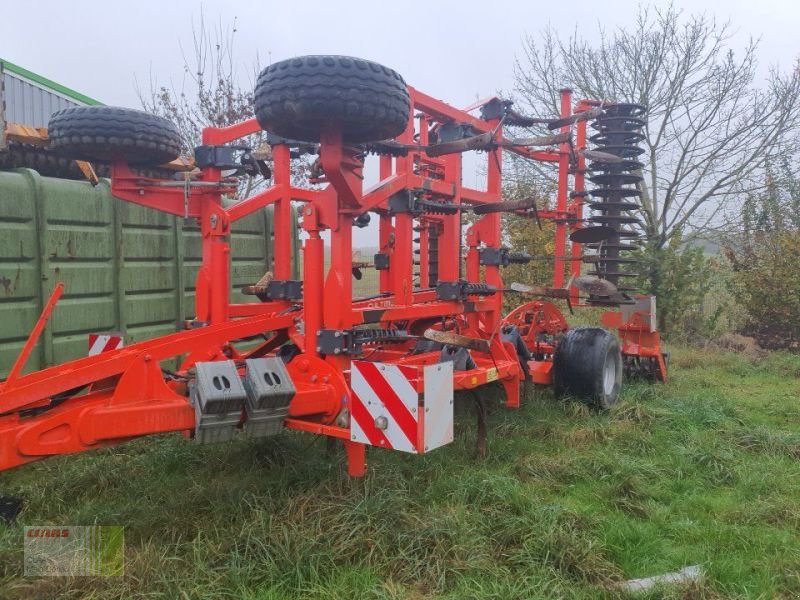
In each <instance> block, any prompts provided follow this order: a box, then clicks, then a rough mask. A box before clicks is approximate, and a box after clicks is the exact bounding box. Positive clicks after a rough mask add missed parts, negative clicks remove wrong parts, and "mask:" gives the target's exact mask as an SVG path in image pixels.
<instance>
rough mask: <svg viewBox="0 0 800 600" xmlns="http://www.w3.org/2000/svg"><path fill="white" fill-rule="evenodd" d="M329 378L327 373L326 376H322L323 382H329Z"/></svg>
mask: <svg viewBox="0 0 800 600" xmlns="http://www.w3.org/2000/svg"><path fill="white" fill-rule="evenodd" d="M329 379H330V377H328V376H327V375H325V377H323V378H322V383H328V380H329Z"/></svg>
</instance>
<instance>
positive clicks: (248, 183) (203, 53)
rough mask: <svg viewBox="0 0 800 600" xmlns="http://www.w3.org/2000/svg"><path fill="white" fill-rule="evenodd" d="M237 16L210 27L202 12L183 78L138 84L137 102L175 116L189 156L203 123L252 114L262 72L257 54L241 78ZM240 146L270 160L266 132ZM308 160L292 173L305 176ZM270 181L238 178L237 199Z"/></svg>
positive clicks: (214, 124)
mask: <svg viewBox="0 0 800 600" xmlns="http://www.w3.org/2000/svg"><path fill="white" fill-rule="evenodd" d="M236 32H237V29H236V19H234V20H233V23H232V24H231V25H228V26H224V25H222V24H221V23H220V24H219V25H217V26H216V27H215V28H209V27H208V26H207V24H206V22H205V19H204V17H203V14H202V12H201V13H200V17H199V20H198V22H197V23H196V24H195V22H194V20H193V21H192V45H191V51H190V52H189V53H188V55H187V52H186V51H184V48H183V46H182V45H181V56H182V60H183V73H182V76H181V77H180V81H179V82H178V83H175V82H174V81H172V80H171V81H170V83H169V85H166V84H159V83H158V82H156V81H155V80H154V78H153V77H152V75H151V77H150V85H149V89H148V90H147V91H143V90H142V89H141V88H140V87H139V86H138V84H137V92H138V94H139V100H140V101H141V103H142V106H143V108H144V110H146V111H148V112H152V113H155V114H158V115H161V116H163V117H166V118H167V119H169V120H171V121H172V122H173V123H175V125H176V126H177V127H178V130H179V131H180V133H181V137H182V138H183V144H184V151H185V152H186V154H188V155H191V154H192V152H193V150H194V148H195V147H196V146H198V145H200V143H201V134H202V130H203V128H204V127H209V126H211V127H225V126H227V125H232V124H234V123H238V122H240V121H243V120H245V119H249V118H251V117H252V116H253V114H254V113H253V87H254V81H255V79H256V76H257V74H258V71H259V61H258V57H257V56H256V57H255V61H254V62H253V63H252V72H251V76H250V77H249V78H247V77H246V76H245V79H246V81H245V83H244V84H242V83H240V82H241V80H242V74H241V72H242V70H241V69H240V67H239V63H238V62H237V53H236V49H235V42H236ZM241 144H242V145H244V146H247V147H249V148H252V149H254V150H256V151H257V152H256V153H257V155H258V156H259V158H263V159H265V160H267V161H269V160H270V158H271V155H270V149H269V146H268V145H267V143H266V133H265V132H263V131H259V132H258V133H255V134H253V135H250V136H247V137H246V138H243V139H242V140H241ZM306 169H307V163H306V161H293V175H294V176H295V177H296V178H302V174H303V173H304V172H305V170H306ZM268 181H269V179H266V178H264V177H263V176H262V175H247V176H245V177H241V178H240V180H239V187H238V190H237V197H238V198H240V199H241V198H245V197H247V196H249V195H250V194H251V193H253V192H254V191H256V190H257V189H258V188H259V187H262V186H263V185H265V184H266V183H267V182H268Z"/></svg>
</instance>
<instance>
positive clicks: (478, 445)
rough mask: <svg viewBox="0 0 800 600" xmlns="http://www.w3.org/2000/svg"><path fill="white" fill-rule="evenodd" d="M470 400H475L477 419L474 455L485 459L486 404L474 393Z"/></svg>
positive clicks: (486, 435) (486, 436)
mask: <svg viewBox="0 0 800 600" xmlns="http://www.w3.org/2000/svg"><path fill="white" fill-rule="evenodd" d="M472 398H473V399H474V400H475V416H476V419H477V435H476V438H475V454H476V455H477V457H478V458H486V454H487V450H488V439H489V436H488V434H487V422H488V414H489V411H488V409H487V407H486V402H485V401H484V399H483V398H481V397H480V396H479V395H478V394H477V393H475V392H474V391H473V392H472Z"/></svg>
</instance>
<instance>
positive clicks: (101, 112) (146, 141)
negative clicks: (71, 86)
mask: <svg viewBox="0 0 800 600" xmlns="http://www.w3.org/2000/svg"><path fill="white" fill-rule="evenodd" d="M47 136H48V137H49V138H50V147H51V148H52V149H53V150H54V151H55V152H57V153H58V154H61V155H63V156H67V157H69V158H73V159H77V160H88V161H93V162H111V161H112V160H114V159H118V158H123V159H125V160H126V161H127V162H128V163H129V164H132V165H160V164H163V163H167V162H169V161H171V160H174V159H176V158H178V156H180V153H181V146H182V143H181V136H180V133H179V132H178V128H177V127H175V125H174V124H173V123H172V122H170V121H169V120H168V119H165V118H163V117H159V116H157V115H153V114H150V113H146V112H144V111H141V110H133V109H131V108H117V107H114V106H76V107H72V108H64V109H62V110H59V111H57V112H55V113H53V116H52V117H50V123H49V124H48V126H47Z"/></svg>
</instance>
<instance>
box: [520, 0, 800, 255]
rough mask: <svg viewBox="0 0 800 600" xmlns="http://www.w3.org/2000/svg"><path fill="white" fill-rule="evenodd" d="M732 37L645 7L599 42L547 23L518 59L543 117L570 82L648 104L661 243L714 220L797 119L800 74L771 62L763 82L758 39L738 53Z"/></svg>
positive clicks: (649, 161) (780, 146) (648, 191)
mask: <svg viewBox="0 0 800 600" xmlns="http://www.w3.org/2000/svg"><path fill="white" fill-rule="evenodd" d="M731 34H732V31H731V26H730V24H729V23H722V24H720V23H718V22H717V21H715V20H714V19H713V18H711V17H708V16H706V15H688V16H686V15H683V14H682V13H681V12H680V11H678V10H677V9H675V8H674V7H673V6H671V5H670V6H668V7H667V8H665V9H658V8H654V7H650V8H648V7H640V8H639V12H638V15H637V18H636V21H635V23H634V24H633V25H632V26H631V27H627V28H625V27H621V28H618V29H616V30H614V31H612V32H609V31H606V30H605V29H603V28H602V27H601V28H600V31H599V40H598V41H597V42H596V43H590V42H588V41H586V40H585V39H583V38H581V37H580V36H579V35H578V34H577V32H575V33H573V34H572V35H570V36H568V37H566V38H564V37H561V36H560V35H559V33H558V32H555V31H554V30H553V29H552V28H548V29H545V30H544V31H543V32H542V34H541V35H537V36H536V37H533V36H528V37H527V38H526V39H525V42H524V54H523V56H522V57H521V58H519V59H518V60H517V63H516V67H515V74H516V88H515V91H516V95H517V101H518V103H519V104H520V105H521V107H522V108H523V109H525V111H526V112H529V113H533V114H535V115H537V116H550V115H553V114H556V112H555V111H556V110H557V107H558V90H559V89H560V88H563V87H569V88H572V89H573V91H574V92H575V93H576V94H577V96H578V97H588V98H600V99H608V100H613V101H625V102H637V103H640V104H644V105H645V106H646V107H647V110H648V113H647V119H648V125H647V128H646V131H645V133H646V140H645V141H644V142H643V145H644V147H645V150H646V152H645V154H644V155H643V162H644V163H645V167H644V170H643V173H642V175H643V176H644V178H645V179H644V182H643V183H642V184H641V191H642V194H641V204H642V207H641V218H642V222H643V224H644V229H645V231H644V233H645V236H646V237H647V238H648V241H649V242H650V243H651V244H654V245H655V246H656V247H663V246H664V245H665V244H666V243H667V242H668V241H669V239H670V238H671V237H672V236H673V235H676V234H681V233H682V234H683V237H684V240H691V239H692V238H693V237H694V236H696V235H698V234H700V233H703V232H708V231H709V230H712V229H715V228H719V227H720V226H721V225H722V224H723V223H724V222H725V217H726V215H727V213H728V209H729V208H732V206H731V205H732V204H735V203H737V202H738V201H739V200H741V199H742V198H744V197H745V196H746V195H747V194H749V193H753V192H755V191H758V190H759V189H761V188H763V186H764V185H765V184H766V177H765V176H764V166H765V165H766V164H767V161H769V160H770V159H771V158H772V157H775V156H776V155H779V154H781V153H782V152H784V150H785V146H786V144H787V141H788V140H790V139H791V137H792V136H793V134H794V133H795V132H796V131H797V129H798V125H800V70H799V69H798V68H794V69H793V70H792V71H791V72H789V73H786V74H782V73H780V72H779V71H778V70H777V69H771V70H770V72H769V74H768V76H767V78H766V81H765V83H764V85H763V86H760V87H759V86H758V85H756V76H757V61H756V54H757V50H758V42H757V41H754V40H751V41H750V42H749V43H748V45H747V46H746V47H745V48H744V49H743V50H742V51H741V52H740V53H734V51H733V50H732V49H731V48H730V47H729V44H730V39H731Z"/></svg>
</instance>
